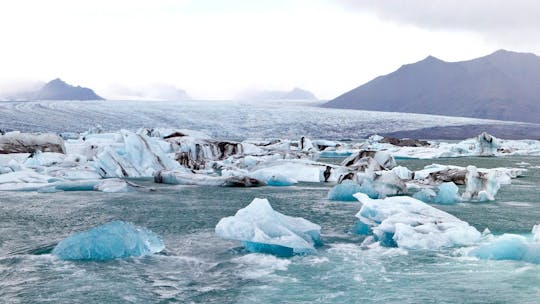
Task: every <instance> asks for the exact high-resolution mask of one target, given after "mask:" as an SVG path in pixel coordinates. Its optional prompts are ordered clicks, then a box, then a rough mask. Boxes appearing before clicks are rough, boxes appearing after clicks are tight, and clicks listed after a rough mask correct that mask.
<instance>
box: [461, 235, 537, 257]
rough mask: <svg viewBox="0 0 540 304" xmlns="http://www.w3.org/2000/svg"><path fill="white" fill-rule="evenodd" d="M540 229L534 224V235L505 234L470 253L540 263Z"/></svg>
mask: <svg viewBox="0 0 540 304" xmlns="http://www.w3.org/2000/svg"><path fill="white" fill-rule="evenodd" d="M539 230H540V229H538V226H534V228H533V230H532V232H533V236H532V237H525V236H522V235H517V234H503V235H501V236H499V237H495V238H494V239H493V240H492V241H491V242H489V243H486V244H483V245H481V246H480V247H478V248H475V249H474V250H472V251H471V252H470V255H472V256H475V257H477V258H479V259H483V260H513V261H524V262H528V263H535V264H540V233H539V232H540V231H539Z"/></svg>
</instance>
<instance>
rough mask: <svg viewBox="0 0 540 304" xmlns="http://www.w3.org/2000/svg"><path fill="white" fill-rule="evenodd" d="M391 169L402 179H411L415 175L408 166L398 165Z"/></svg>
mask: <svg viewBox="0 0 540 304" xmlns="http://www.w3.org/2000/svg"><path fill="white" fill-rule="evenodd" d="M390 171H392V172H394V173H395V174H396V175H397V176H398V177H399V178H401V179H402V180H410V179H412V176H413V173H412V171H411V170H409V169H408V168H407V167H402V166H397V167H394V168H392V170H390Z"/></svg>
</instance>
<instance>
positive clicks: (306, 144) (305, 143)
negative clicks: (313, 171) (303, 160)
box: [300, 136, 317, 152]
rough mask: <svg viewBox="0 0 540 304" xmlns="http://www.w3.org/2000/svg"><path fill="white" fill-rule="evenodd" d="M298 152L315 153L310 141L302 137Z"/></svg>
mask: <svg viewBox="0 0 540 304" xmlns="http://www.w3.org/2000/svg"><path fill="white" fill-rule="evenodd" d="M300 150H302V151H306V152H307V151H316V150H317V149H316V148H315V146H314V145H313V142H312V141H311V139H309V138H307V137H303V136H302V138H300Z"/></svg>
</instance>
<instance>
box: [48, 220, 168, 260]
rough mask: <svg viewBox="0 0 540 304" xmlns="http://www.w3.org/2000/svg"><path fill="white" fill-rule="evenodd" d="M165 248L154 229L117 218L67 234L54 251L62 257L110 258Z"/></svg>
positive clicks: (158, 250) (75, 258)
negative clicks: (117, 219) (116, 219)
mask: <svg viewBox="0 0 540 304" xmlns="http://www.w3.org/2000/svg"><path fill="white" fill-rule="evenodd" d="M164 248H165V245H164V244H163V241H162V240H161V237H159V236H158V235H157V234H155V233H154V232H152V231H150V230H148V229H146V228H141V227H137V226H135V225H133V224H131V223H127V222H122V221H113V222H109V223H106V224H103V225H100V226H97V227H94V228H91V229H89V230H86V231H83V232H78V233H75V234H73V235H71V236H69V237H67V238H66V239H64V240H62V241H61V242H60V243H58V245H56V247H54V249H53V251H52V254H53V255H55V256H57V257H58V258H60V259H62V260H92V261H107V260H113V259H117V258H126V257H132V256H143V255H148V254H152V253H157V252H160V251H162V250H163V249H164Z"/></svg>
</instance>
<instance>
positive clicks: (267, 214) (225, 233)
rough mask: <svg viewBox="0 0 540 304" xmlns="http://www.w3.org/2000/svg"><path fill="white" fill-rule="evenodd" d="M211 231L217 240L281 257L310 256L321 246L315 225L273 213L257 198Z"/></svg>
mask: <svg viewBox="0 0 540 304" xmlns="http://www.w3.org/2000/svg"><path fill="white" fill-rule="evenodd" d="M215 231H216V234H217V235H218V236H220V237H221V238H224V239H228V240H238V241H241V242H242V245H243V246H244V247H245V248H246V250H248V251H250V252H261V253H269V254H273V255H277V256H284V257H290V256H292V255H298V254H301V255H302V254H312V253H315V252H316V249H315V246H320V245H322V241H321V236H320V231H321V227H320V226H319V225H317V224H314V223H312V222H310V221H308V220H305V219H303V218H299V217H290V216H286V215H283V214H281V213H279V212H276V211H275V210H274V209H272V206H271V205H270V203H269V202H268V200H266V199H259V198H256V199H254V200H253V201H252V202H251V203H250V204H249V205H248V206H247V207H245V208H243V209H240V210H238V211H237V212H236V214H235V215H234V216H229V217H225V218H222V219H221V220H220V221H219V223H218V224H217V225H216V229H215Z"/></svg>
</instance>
